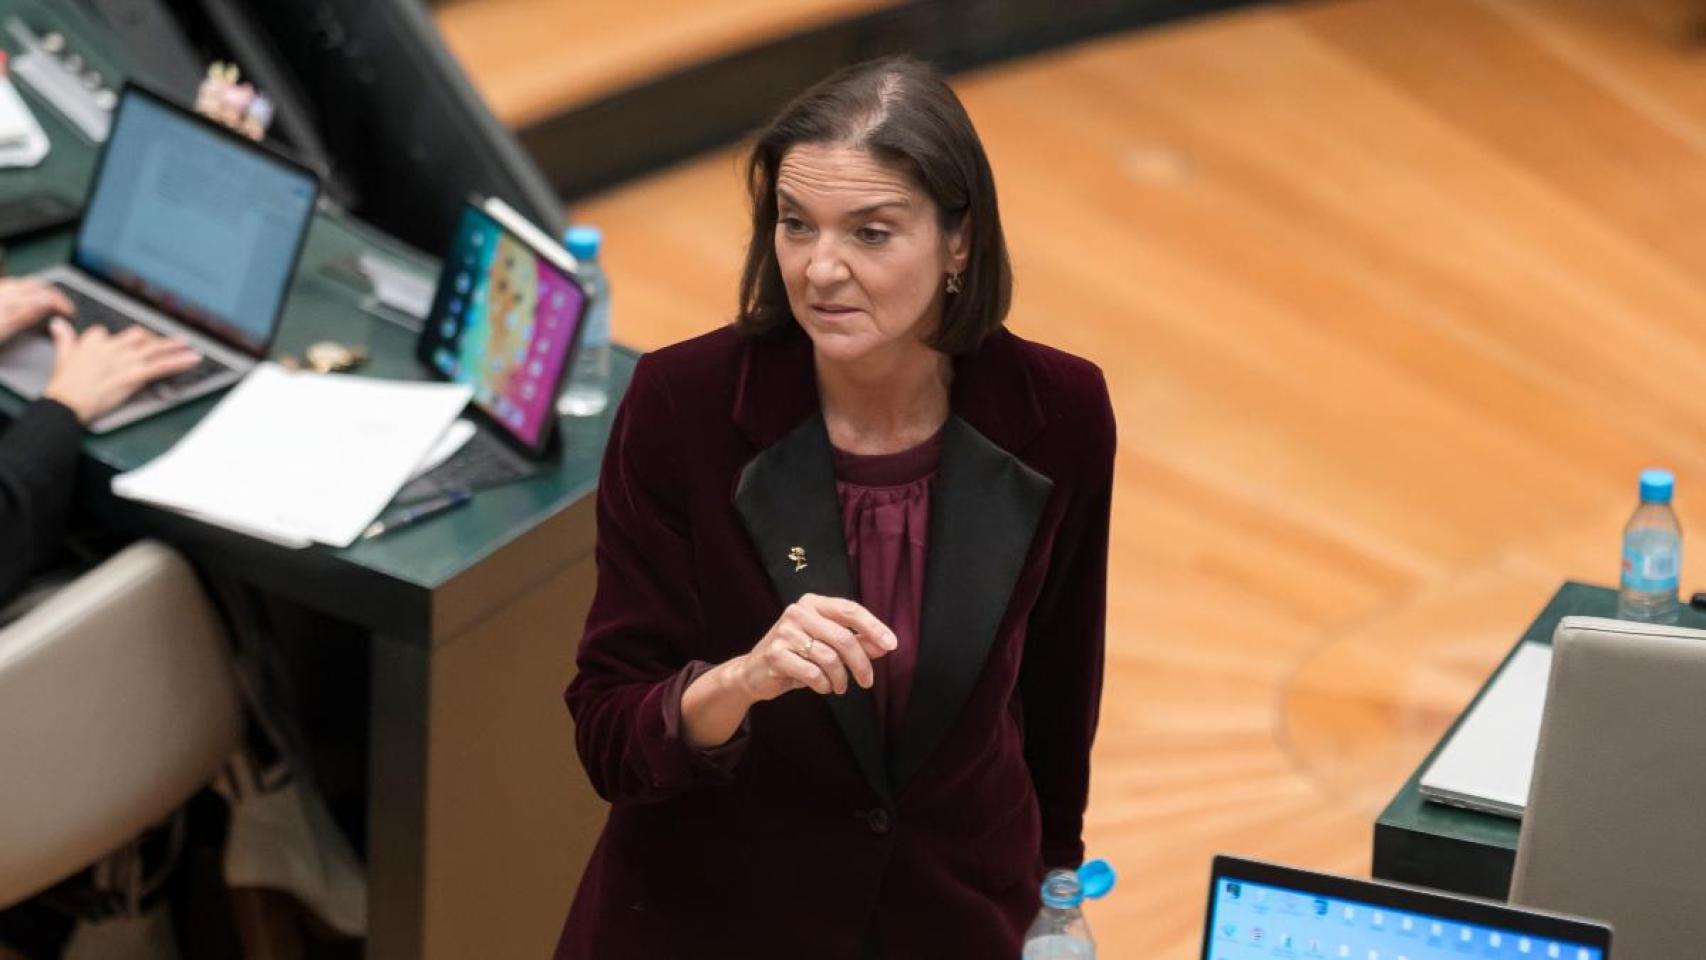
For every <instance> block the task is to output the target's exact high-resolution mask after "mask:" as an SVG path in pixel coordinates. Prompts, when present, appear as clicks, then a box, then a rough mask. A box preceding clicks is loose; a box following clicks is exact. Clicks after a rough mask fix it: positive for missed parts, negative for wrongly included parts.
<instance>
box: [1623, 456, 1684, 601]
mask: <svg viewBox="0 0 1706 960" xmlns="http://www.w3.org/2000/svg"><path fill="white" fill-rule="evenodd" d="M1675 489H1676V478H1675V477H1673V476H1672V475H1671V472H1670V471H1669V470H1643V471H1641V505H1640V506H1639V507H1636V508H1635V514H1634V516H1631V517H1630V518H1629V524H1628V525H1627V526H1625V527H1624V528H1623V582H1622V590H1621V591H1620V592H1619V593H1618V595H1617V616H1618V617H1619V618H1621V619H1624V620H1644V621H1647V622H1649V623H1675V622H1676V621H1677V612H1678V607H1677V602H1676V585H1677V575H1678V574H1679V573H1680V572H1681V571H1682V527H1681V525H1680V524H1678V523H1677V522H1676V511H1674V510H1672V509H1671V507H1670V501H1671V494H1672V493H1673V492H1674V491H1675Z"/></svg>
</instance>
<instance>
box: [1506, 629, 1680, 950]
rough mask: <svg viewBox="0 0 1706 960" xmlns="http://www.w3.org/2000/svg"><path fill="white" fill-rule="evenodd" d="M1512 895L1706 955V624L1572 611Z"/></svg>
mask: <svg viewBox="0 0 1706 960" xmlns="http://www.w3.org/2000/svg"><path fill="white" fill-rule="evenodd" d="M1553 642H1554V647H1555V649H1556V652H1555V653H1554V654H1553V665H1552V682H1551V686H1550V688H1549V690H1548V692H1547V696H1546V713H1545V719H1544V722H1543V723H1542V725H1541V732H1540V751H1539V754H1538V756H1537V757H1536V758H1535V763H1534V784H1533V789H1532V790H1531V792H1530V794H1529V798H1528V812H1527V813H1526V814H1525V815H1524V817H1523V821H1522V834H1521V836H1520V837H1519V838H1518V840H1517V852H1516V872H1515V875H1514V877H1513V878H1512V883H1511V900H1512V902H1513V903H1522V904H1527V905H1530V906H1538V907H1543V908H1545V909H1548V910H1566V911H1569V912H1571V913H1583V914H1587V915H1589V916H1594V917H1603V918H1604V919H1606V920H1608V921H1610V922H1611V923H1612V924H1614V925H1615V926H1616V927H1617V939H1618V945H1619V948H1620V949H1622V950H1623V951H1624V953H1625V955H1626V956H1630V957H1641V958H1650V960H1672V958H1677V960H1683V958H1686V960H1696V958H1698V957H1702V956H1706V631H1702V630H1689V629H1684V628H1680V627H1666V626H1656V625H1652V624H1641V623H1627V622H1624V621H1620V620H1602V619H1597V618H1591V617H1566V618H1565V619H1564V621H1563V622H1562V623H1561V624H1559V626H1558V632H1557V633H1556V635H1555V638H1554V641H1553Z"/></svg>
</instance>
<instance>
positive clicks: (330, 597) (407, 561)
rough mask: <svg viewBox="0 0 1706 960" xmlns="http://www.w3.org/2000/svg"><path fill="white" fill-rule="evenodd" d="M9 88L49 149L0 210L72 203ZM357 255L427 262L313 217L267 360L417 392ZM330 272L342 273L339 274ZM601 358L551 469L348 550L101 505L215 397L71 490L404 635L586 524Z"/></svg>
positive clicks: (84, 41)
mask: <svg viewBox="0 0 1706 960" xmlns="http://www.w3.org/2000/svg"><path fill="white" fill-rule="evenodd" d="M11 14H19V15H21V16H22V17H23V19H24V20H25V22H26V23H29V24H31V25H32V26H34V27H35V28H36V29H38V31H40V30H43V29H46V28H47V27H48V26H49V25H51V26H52V27H53V28H54V29H58V30H60V31H62V32H64V33H66V34H67V35H68V37H69V38H70V39H71V41H72V43H73V45H74V46H76V47H77V48H78V49H80V50H82V51H85V52H86V54H87V58H88V60H89V61H90V63H91V64H92V65H93V66H94V67H95V68H96V69H98V70H99V71H100V72H101V73H102V74H103V75H105V76H107V77H122V76H128V75H130V73H131V69H132V68H131V64H130V63H129V62H128V61H127V60H126V59H125V58H124V56H123V53H122V50H120V49H118V48H117V46H116V45H114V44H111V43H103V41H106V40H107V39H108V38H107V35H106V33H105V32H104V30H103V29H102V28H101V27H100V26H99V25H96V24H91V23H90V22H89V21H88V20H87V19H86V18H84V17H83V16H82V15H81V14H80V12H79V11H78V9H77V7H76V5H74V4H66V3H56V4H54V5H53V6H52V9H51V13H44V12H43V8H42V7H41V5H40V4H39V3H37V2H34V0H0V18H4V17H6V16H8V15H11ZM0 44H4V45H5V46H6V47H7V49H8V50H9V51H11V52H16V44H15V42H14V41H13V40H12V38H11V37H10V35H9V34H6V33H4V31H0ZM19 86H20V88H21V89H22V90H23V92H24V95H25V97H26V99H27V100H28V102H29V103H30V105H31V106H32V108H33V109H34V112H35V113H36V115H37V117H38V118H39V119H40V121H41V123H42V125H43V128H44V129H45V130H47V132H48V135H49V137H50V138H51V139H52V141H53V149H52V151H51V152H50V153H49V154H48V157H47V158H46V160H44V161H43V162H42V163H41V164H40V165H39V166H37V167H35V168H32V169H29V170H0V198H5V197H12V196H19V195H25V194H28V193H31V192H35V191H40V190H43V189H51V190H56V191H58V192H61V193H64V194H66V195H68V196H71V197H74V198H77V199H79V200H81V199H82V198H83V196H84V194H85V192H86V190H87V187H88V180H89V177H90V175H91V173H92V171H93V168H94V159H95V156H96V151H97V149H98V148H97V146H96V145H95V144H93V143H91V142H90V141H88V140H87V139H85V138H84V137H83V136H82V135H81V134H80V133H78V132H77V131H76V130H75V129H74V128H73V127H71V126H70V125H69V124H68V123H67V122H65V121H64V120H63V118H61V117H60V116H59V115H58V114H57V113H56V112H55V111H54V110H53V109H52V108H51V107H49V106H47V105H46V104H45V102H43V101H41V100H40V99H38V98H35V97H34V95H33V94H32V93H31V92H30V91H29V90H28V89H27V87H24V86H23V85H22V84H20V85H19ZM71 236H72V231H71V230H69V229H67V230H63V231H59V232H57V233H55V234H52V235H49V236H46V237H43V238H39V239H32V240H30V241H28V242H27V243H24V244H20V245H16V246H13V247H10V248H8V249H7V250H6V267H7V270H8V272H10V273H12V274H14V275H16V274H25V273H29V272H32V271H35V270H39V269H42V268H44V267H47V266H49V265H52V264H57V263H62V262H64V261H65V260H66V259H67V258H68V256H69V255H70V250H71ZM363 250H377V251H378V252H380V253H382V254H384V255H387V256H389V257H390V258H392V259H394V260H396V261H398V262H401V263H403V264H406V265H409V266H413V267H414V268H416V269H418V270H419V271H420V272H422V273H423V274H428V275H430V274H432V273H434V272H436V270H437V264H436V262H435V261H434V260H433V259H432V258H430V257H427V256H425V255H423V254H421V253H419V252H418V251H415V250H413V249H411V248H409V247H407V246H405V245H403V244H402V243H400V242H398V241H396V240H394V239H392V238H389V237H387V236H386V235H384V234H382V233H380V232H379V231H378V230H376V229H374V228H371V227H368V226H366V225H365V224H361V223H359V222H357V221H355V220H353V219H352V218H350V217H348V216H345V215H342V214H340V213H337V212H334V211H331V210H329V209H327V210H323V211H322V212H321V213H319V214H317V215H316V216H315V218H314V223H313V225H312V227H311V228H310V230H309V234H308V239H307V243H306V244H305V245H304V249H303V254H302V262H301V264H300V265H299V267H298V270H297V274H296V278H295V280H294V282H293V285H292V287H291V290H290V294H289V298H288V301H287V303H286V307H285V314H284V318H283V321H282V324H281V327H280V331H279V335H278V338H277V342H276V344H275V348H274V354H275V356H276V355H282V354H294V355H297V356H300V355H301V353H302V349H303V348H304V347H305V346H306V345H307V344H309V343H312V342H314V341H316V340H322V339H328V338H331V339H337V340H342V341H345V342H348V343H361V344H366V345H367V346H368V348H369V351H370V353H371V355H372V359H371V361H370V363H369V364H368V366H367V367H366V368H364V369H363V370H362V371H361V372H362V373H363V374H364V375H368V376H376V377H387V378H397V379H409V380H415V379H425V378H426V372H425V370H424V369H423V368H422V367H421V366H420V365H419V364H418V363H417V362H416V361H415V359H414V340H415V334H414V332H413V330H412V329H411V327H412V325H413V322H412V321H410V320H409V319H408V318H406V317H404V316H402V315H401V314H394V313H391V312H390V311H389V310H388V309H387V308H383V307H375V306H371V305H370V303H371V298H370V297H369V296H368V293H369V291H368V290H366V289H365V288H364V287H363V286H361V283H362V281H360V280H359V279H358V278H356V277H353V276H352V275H351V273H350V271H349V270H348V269H347V265H348V264H350V263H351V262H352V260H353V258H354V257H355V256H356V254H358V253H359V252H361V251H363ZM340 265H343V266H345V267H346V269H338V268H339V266H340ZM612 353H613V356H612V361H611V366H612V377H611V379H612V384H611V391H612V402H611V405H610V407H609V409H607V410H606V411H605V413H604V414H602V415H600V416H597V417H591V418H584V419H582V418H563V419H562V420H561V421H560V422H559V428H560V429H561V431H562V441H563V442H562V449H563V456H562V459H561V462H560V463H558V464H557V465H556V467H555V469H553V470H550V471H548V472H546V473H545V474H544V475H542V476H539V477H535V478H533V479H530V480H527V481H524V482H521V483H516V484H511V485H509V486H505V487H501V488H496V489H492V490H487V491H483V492H481V493H480V494H479V495H478V496H476V497H475V498H474V500H473V502H471V503H470V504H469V505H468V506H467V507H463V508H461V509H459V510H456V511H454V512H452V513H449V514H446V515H445V516H443V517H439V518H436V519H434V520H431V521H428V522H425V523H422V524H420V525H418V526H415V527H411V528H408V529H405V530H402V531H399V532H397V533H394V534H391V535H388V536H385V537H382V538H380V539H377V540H374V541H368V542H357V543H356V544H354V545H352V546H351V547H349V548H347V549H343V550H332V549H329V548H322V547H315V548H310V549H307V550H301V551H291V550H284V549H282V548H277V547H273V546H271V545H268V544H262V543H260V542H259V541H255V540H252V539H250V538H247V537H239V536H238V535H235V534H230V533H227V532H225V531H220V530H216V529H214V528H212V527H209V526H208V525H206V524H201V523H198V522H196V521H191V520H188V519H186V518H182V517H177V516H175V515H167V514H166V513H165V512H164V511H158V510H153V509H151V508H146V507H142V506H139V505H136V504H128V503H125V502H122V501H114V500H113V499H112V498H111V497H110V496H103V493H104V491H105V489H106V483H107V481H108V480H110V478H111V475H112V474H113V473H117V472H122V471H125V470H130V469H134V468H136V467H138V466H141V465H142V464H144V463H146V462H148V461H149V460H150V459H152V458H153V457H155V456H157V455H158V454H160V453H161V452H163V451H164V450H166V449H167V448H168V447H170V446H171V444H172V443H173V442H175V441H176V440H177V438H179V437H180V436H182V435H183V434H184V432H185V431H187V430H188V429H189V428H190V427H191V426H193V425H194V424H195V423H196V422H197V421H198V420H199V419H200V418H201V417H202V416H203V415H204V414H205V413H206V412H207V411H208V410H209V409H211V408H212V406H213V404H214V403H215V402H216V401H217V399H218V397H219V396H221V394H215V395H213V396H212V397H209V398H204V399H202V400H199V401H196V402H192V403H189V404H187V405H185V406H182V407H179V408H177V409H175V410H173V411H170V412H168V413H166V414H163V415H161V416H158V417H153V418H150V419H148V420H145V421H142V422H140V423H137V424H133V425H131V426H129V427H125V428H121V429H119V430H117V431H114V432H112V433H110V434H107V435H105V436H100V437H90V438H89V439H88V440H87V441H86V442H85V444H84V450H85V453H86V454H87V455H88V458H89V459H90V461H91V462H92V465H93V467H94V469H93V470H90V471H88V472H89V474H90V476H88V477H84V478H82V480H81V481H80V488H83V489H84V490H85V491H86V495H80V499H82V500H85V501H86V502H90V506H91V509H93V510H94V511H95V514H96V516H98V517H100V518H101V519H102V520H104V521H106V522H110V523H113V524H115V525H117V526H119V527H120V528H125V529H128V530H130V531H132V532H136V533H144V534H149V535H154V536H163V537H165V538H167V539H169V540H174V541H178V542H183V543H185V544H186V545H189V546H193V547H197V548H200V552H201V553H202V554H203V555H204V556H206V555H209V554H210V555H211V556H212V557H214V558H218V559H229V560H232V561H235V562H238V563H241V564H243V565H244V566H245V567H246V568H247V567H254V568H255V569H256V570H257V571H258V574H259V575H258V582H259V583H260V585H263V586H268V587H272V588H275V589H280V590H281V591H282V592H284V593H286V594H287V595H296V596H297V597H298V598H299V599H307V600H311V601H313V602H314V603H315V605H316V606H319V607H321V608H323V609H327V610H328V611H329V612H333V613H338V614H342V615H344V616H347V617H349V618H351V619H353V620H355V621H356V622H359V623H364V624H366V625H368V626H370V627H374V628H376V629H384V630H391V631H398V632H402V633H415V632H417V631H418V630H420V629H422V628H424V627H428V626H429V621H430V619H431V617H432V614H433V610H432V609H431V605H430V601H431V594H432V592H433V591H435V590H437V589H439V588H441V587H444V586H445V585H447V584H450V583H452V582H453V581H455V580H456V579H457V578H458V577H459V576H462V575H463V574H465V573H467V572H468V571H470V570H471V569H472V568H474V567H475V566H476V565H478V564H480V563H482V562H483V561H484V560H485V559H486V558H488V557H490V556H492V555H493V554H494V553H496V552H498V551H499V550H501V549H502V548H504V547H506V546H507V545H509V544H511V543H513V542H514V541H516V540H517V539H518V538H521V537H522V536H524V535H525V534H527V533H529V532H530V531H532V530H534V529H536V528H538V527H539V526H540V525H541V524H542V523H544V522H545V521H546V520H547V519H549V518H551V517H553V516H555V515H557V514H559V513H561V512H563V511H565V510H566V509H568V508H570V507H572V506H576V505H577V504H579V505H581V507H582V508H583V510H584V511H585V512H586V514H587V516H588V517H590V500H591V496H590V494H591V493H592V491H593V490H594V488H595V486H596V482H597V474H598V465H599V461H600V458H601V456H602V452H603V448H604V442H605V439H606V438H607V437H608V435H609V429H610V420H611V417H612V415H613V413H614V410H615V406H616V401H617V400H618V399H619V398H620V397H621V394H622V391H623V390H625V389H626V386H627V382H628V378H629V377H630V375H631V374H632V371H633V367H634V363H635V360H636V359H637V357H636V355H635V354H634V353H633V352H631V351H627V350H624V349H621V348H617V349H616V350H614V351H612ZM22 406H23V402H22V401H21V400H20V399H19V398H18V397H16V396H14V395H12V394H11V393H9V392H6V391H4V390H0V415H4V416H6V417H10V416H13V415H15V414H16V413H17V411H18V410H20V409H21V408H22ZM583 501H586V502H585V503H582V502H583ZM573 527H574V530H573V535H574V536H575V538H576V539H577V540H578V541H579V542H578V543H577V544H575V545H573V546H572V547H570V548H568V549H570V551H571V552H579V553H585V552H589V551H590V550H591V548H592V543H591V524H590V520H586V521H585V522H577V523H576V524H574V525H573ZM204 562H205V561H204Z"/></svg>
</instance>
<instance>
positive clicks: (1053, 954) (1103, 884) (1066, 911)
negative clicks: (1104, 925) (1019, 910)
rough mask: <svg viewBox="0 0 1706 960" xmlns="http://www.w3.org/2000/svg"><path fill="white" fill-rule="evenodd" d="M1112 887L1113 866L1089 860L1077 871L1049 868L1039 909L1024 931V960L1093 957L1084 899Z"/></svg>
mask: <svg viewBox="0 0 1706 960" xmlns="http://www.w3.org/2000/svg"><path fill="white" fill-rule="evenodd" d="M1113 888H1114V868H1113V867H1111V866H1109V865H1108V861H1106V860H1090V861H1087V862H1086V863H1085V864H1084V865H1083V866H1082V867H1079V868H1078V869H1077V870H1050V871H1049V873H1048V876H1046V877H1044V878H1043V891H1042V892H1043V908H1042V911H1041V912H1040V913H1038V914H1037V919H1036V921H1035V922H1034V923H1032V924H1031V929H1030V930H1029V931H1028V932H1027V933H1026V934H1025V952H1024V960H1095V956H1096V941H1095V940H1092V939H1091V938H1090V925H1089V924H1088V923H1086V922H1085V920H1084V911H1083V909H1081V905H1082V904H1083V903H1084V898H1085V897H1089V898H1090V899H1092V900H1097V899H1100V898H1102V897H1105V896H1107V894H1108V891H1109V890H1112V889H1113Z"/></svg>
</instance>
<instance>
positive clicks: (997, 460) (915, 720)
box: [893, 416, 1054, 792]
mask: <svg viewBox="0 0 1706 960" xmlns="http://www.w3.org/2000/svg"><path fill="white" fill-rule="evenodd" d="M1053 487H1054V483H1053V481H1051V480H1049V478H1047V477H1045V476H1043V475H1042V474H1040V473H1038V472H1036V471H1035V470H1032V469H1031V468H1030V467H1027V466H1026V465H1025V464H1023V463H1021V462H1020V461H1019V459H1018V458H1017V457H1014V456H1013V455H1012V454H1009V453H1008V452H1007V451H1005V450H1003V449H1001V448H1000V447H998V446H996V445H995V444H994V443H992V442H991V441H990V440H989V439H988V438H987V437H985V436H984V435H983V434H981V433H979V432H978V431H977V430H976V429H975V428H973V427H972V426H971V425H970V424H968V423H967V422H966V421H964V420H962V419H960V418H959V417H958V416H951V417H949V418H948V423H947V426H946V428H945V431H944V436H943V438H942V461H941V465H940V467H939V468H938V472H937V476H936V490H935V494H934V496H933V497H932V498H931V503H930V533H929V546H928V547H927V557H926V560H925V569H924V609H923V611H922V612H921V616H920V624H919V634H920V638H919V649H918V660H917V666H916V668H915V672H914V674H913V679H912V691H911V694H910V695H909V697H908V700H907V710H906V716H905V717H904V718H903V719H902V721H901V730H900V736H899V739H898V741H897V742H896V744H895V754H894V774H893V775H894V785H895V789H896V791H897V792H898V791H899V790H901V789H903V788H904V787H905V786H906V784H907V782H908V781H909V780H910V779H911V778H912V776H913V774H915V773H917V772H918V770H919V768H920V767H922V766H923V764H924V761H925V760H926V759H927V758H928V757H929V756H930V752H931V751H932V750H934V749H935V747H936V744H937V743H938V742H939V741H940V740H941V739H942V736H943V735H944V734H945V733H947V731H948V727H949V726H950V725H952V723H953V721H954V718H955V717H956V716H957V715H958V714H959V712H960V708H961V707H962V706H963V705H964V704H965V701H966V697H968V696H969V695H970V694H971V690H972V687H973V686H974V685H975V684H976V683H977V678H978V676H979V674H981V673H982V672H983V664H984V661H985V660H986V659H988V657H989V651H990V648H991V646H992V645H993V644H994V642H995V632H996V630H997V629H998V628H999V626H1000V624H1001V618H1002V616H1003V615H1004V614H1005V613H1006V610H1007V606H1008V603H1009V600H1010V598H1011V596H1012V593H1013V586H1014V584H1015V583H1017V581H1018V579H1019V572H1020V570H1021V569H1023V567H1024V565H1025V557H1026V556H1027V554H1029V552H1030V546H1031V539H1032V537H1033V536H1034V535H1035V534H1036V528H1037V523H1038V522H1039V521H1040V520H1041V519H1042V513H1043V507H1044V505H1045V504H1046V503H1047V502H1048V497H1049V491H1050V490H1051V489H1053Z"/></svg>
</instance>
